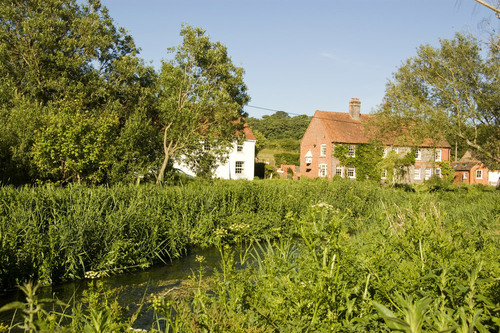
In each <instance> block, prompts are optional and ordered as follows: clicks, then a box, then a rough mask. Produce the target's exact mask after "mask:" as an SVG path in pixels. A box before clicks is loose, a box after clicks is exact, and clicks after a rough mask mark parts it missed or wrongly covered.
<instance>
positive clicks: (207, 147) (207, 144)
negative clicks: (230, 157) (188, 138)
mask: <svg viewBox="0 0 500 333" xmlns="http://www.w3.org/2000/svg"><path fill="white" fill-rule="evenodd" d="M203 150H204V151H210V144H209V143H203Z"/></svg>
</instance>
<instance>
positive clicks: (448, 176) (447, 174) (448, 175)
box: [436, 161, 455, 183]
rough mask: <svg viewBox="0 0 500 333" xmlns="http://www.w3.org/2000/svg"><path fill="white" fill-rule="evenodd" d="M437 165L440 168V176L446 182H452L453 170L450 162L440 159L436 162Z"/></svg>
mask: <svg viewBox="0 0 500 333" xmlns="http://www.w3.org/2000/svg"><path fill="white" fill-rule="evenodd" d="M436 164H437V165H439V167H440V168H441V176H442V177H443V179H444V180H445V181H447V182H450V183H451V182H453V177H454V175H455V170H454V169H453V168H452V167H451V165H450V162H448V161H441V162H437V163H436Z"/></svg>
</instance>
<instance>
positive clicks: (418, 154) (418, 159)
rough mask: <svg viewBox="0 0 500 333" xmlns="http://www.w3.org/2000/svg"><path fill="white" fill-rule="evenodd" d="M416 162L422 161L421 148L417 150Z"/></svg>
mask: <svg viewBox="0 0 500 333" xmlns="http://www.w3.org/2000/svg"><path fill="white" fill-rule="evenodd" d="M415 160H417V161H421V160H422V151H421V150H420V148H417V149H415Z"/></svg>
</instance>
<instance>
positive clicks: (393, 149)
mask: <svg viewBox="0 0 500 333" xmlns="http://www.w3.org/2000/svg"><path fill="white" fill-rule="evenodd" d="M391 150H392V151H393V152H395V153H396V154H397V153H398V152H399V149H398V147H392V148H391Z"/></svg>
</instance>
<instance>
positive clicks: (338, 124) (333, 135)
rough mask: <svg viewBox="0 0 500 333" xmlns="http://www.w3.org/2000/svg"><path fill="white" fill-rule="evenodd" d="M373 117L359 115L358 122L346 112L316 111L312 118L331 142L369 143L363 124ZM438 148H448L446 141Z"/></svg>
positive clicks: (427, 142) (428, 142) (427, 144)
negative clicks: (322, 127) (324, 131)
mask: <svg viewBox="0 0 500 333" xmlns="http://www.w3.org/2000/svg"><path fill="white" fill-rule="evenodd" d="M372 117H374V115H370V114H360V118H359V119H358V120H356V119H353V118H351V116H350V114H349V113H348V112H330V111H320V110H317V111H316V112H315V113H314V116H313V118H316V119H319V120H320V121H321V122H322V123H323V126H324V128H325V130H326V132H327V133H326V134H327V135H328V136H329V137H330V139H331V140H332V142H339V143H353V144H361V143H369V142H370V140H371V139H373V138H374V137H373V133H370V132H367V131H365V126H364V125H365V123H366V122H367V121H368V120H369V119H371V118H372ZM382 141H383V143H384V144H386V145H392V144H394V141H395V140H394V139H384V140H382ZM420 147H433V145H432V140H430V139H426V140H424V142H423V143H422V144H421V145H420ZM438 147H450V144H449V143H448V142H446V141H444V142H440V143H439V144H438Z"/></svg>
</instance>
